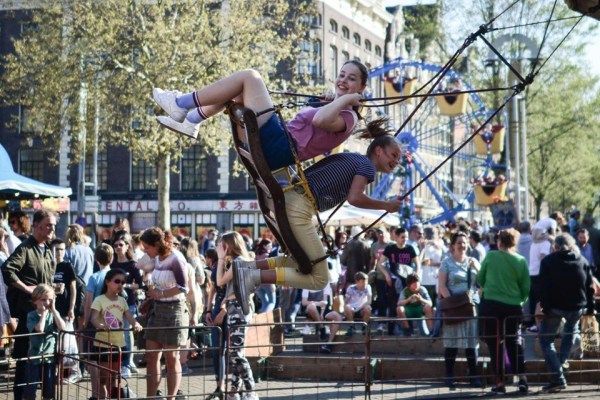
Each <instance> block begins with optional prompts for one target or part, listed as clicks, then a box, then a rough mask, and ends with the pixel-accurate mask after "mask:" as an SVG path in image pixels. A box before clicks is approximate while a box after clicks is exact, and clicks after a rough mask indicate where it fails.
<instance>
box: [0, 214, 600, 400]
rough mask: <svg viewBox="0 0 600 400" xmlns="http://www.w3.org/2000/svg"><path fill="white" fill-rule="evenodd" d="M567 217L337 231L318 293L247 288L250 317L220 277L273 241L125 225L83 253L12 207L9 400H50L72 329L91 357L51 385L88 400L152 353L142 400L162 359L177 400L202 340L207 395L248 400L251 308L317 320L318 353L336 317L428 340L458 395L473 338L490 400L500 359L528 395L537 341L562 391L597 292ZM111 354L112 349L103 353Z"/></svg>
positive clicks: (6, 299) (77, 236)
mask: <svg viewBox="0 0 600 400" xmlns="http://www.w3.org/2000/svg"><path fill="white" fill-rule="evenodd" d="M579 217H580V216H579V215H576V214H573V215H572V216H571V219H570V220H569V221H568V222H567V221H565V220H564V218H562V215H561V214H560V213H554V214H552V215H551V217H549V218H543V219H541V220H540V221H538V222H536V223H535V224H533V225H531V224H530V223H528V222H523V223H521V224H520V225H519V226H518V227H517V228H518V229H504V230H494V229H493V228H492V229H488V230H484V229H483V227H482V226H481V224H479V223H477V222H476V221H474V222H470V223H469V222H468V221H464V220H461V221H458V222H457V223H449V224H447V225H445V226H422V225H419V224H415V225H413V226H411V227H410V228H409V229H405V228H402V227H398V228H393V229H391V230H389V231H388V230H387V229H385V228H383V227H376V228H373V229H370V230H368V231H366V232H363V231H362V228H360V227H353V228H352V229H350V231H345V230H343V229H338V231H337V232H336V233H335V237H334V238H331V241H332V242H333V243H335V248H336V252H335V254H332V253H329V258H328V259H327V260H326V266H327V273H326V274H325V278H324V279H326V280H327V282H328V283H327V284H326V285H325V288H324V289H321V290H309V289H304V290H302V289H296V288H294V287H292V286H289V285H288V286H281V285H277V286H276V285H274V284H273V283H272V282H266V283H263V284H261V285H259V286H258V287H257V289H256V293H255V294H256V295H255V296H254V301H253V303H252V304H251V306H250V308H251V310H250V312H245V310H244V309H243V306H242V302H241V301H240V299H239V298H238V297H237V296H236V293H235V290H234V285H233V278H234V268H233V267H232V266H233V264H234V263H236V262H237V263H249V262H259V261H260V260H268V259H270V258H272V257H277V256H280V255H281V252H280V248H279V245H278V244H277V242H276V241H273V240H270V239H267V238H260V239H258V240H252V238H250V237H248V236H246V235H242V234H240V233H237V232H227V233H225V234H223V235H219V233H218V232H217V231H216V230H210V231H209V232H207V234H206V235H205V236H204V237H203V238H202V240H201V241H200V243H199V242H198V241H196V240H194V239H192V238H189V237H182V236H177V235H176V236H174V235H172V234H171V233H170V232H163V231H162V230H161V229H159V228H149V229H146V230H145V231H143V232H140V233H139V234H132V233H131V232H130V229H129V224H128V222H127V220H126V219H123V218H119V219H117V221H116V222H115V225H114V226H113V227H112V230H111V232H112V235H111V237H110V238H109V239H107V240H106V241H105V242H103V243H100V244H98V245H97V246H96V247H95V248H92V247H91V246H90V242H89V238H88V237H87V235H86V234H85V231H84V229H83V228H82V227H81V226H79V225H77V224H72V225H69V226H68V229H67V231H66V234H65V237H64V239H59V238H56V235H55V226H56V216H55V215H54V214H52V213H51V212H47V211H43V210H40V211H37V212H35V213H34V215H33V217H32V220H31V223H30V220H29V216H27V215H26V214H24V213H22V212H13V213H11V214H9V215H8V219H7V220H6V221H2V222H7V224H3V225H5V226H4V227H2V228H0V263H1V265H2V266H1V267H0V268H1V272H2V274H1V275H0V279H2V280H3V281H4V282H0V323H1V324H2V326H3V332H4V333H3V336H4V337H6V336H8V335H9V334H10V333H13V334H16V335H19V334H28V333H31V334H34V335H33V336H27V335H25V336H15V338H14V343H13V349H12V357H14V358H15V359H16V360H17V364H16V369H15V378H14V398H15V399H30V398H35V391H36V386H37V385H36V384H34V383H32V382H39V381H42V382H43V385H42V388H43V390H44V393H42V394H43V397H44V398H51V397H52V396H51V395H50V393H51V392H52V391H53V387H54V385H55V384H56V382H55V376H56V364H55V362H54V358H53V357H54V356H55V346H56V343H55V341H54V339H53V338H54V336H53V335H52V333H53V332H57V331H59V330H66V331H73V330H74V331H78V332H83V333H84V336H82V337H80V338H79V342H78V343H77V345H78V346H79V347H80V350H82V351H86V352H88V353H90V354H92V355H95V356H91V357H89V359H87V360H85V362H82V363H74V364H73V365H70V371H71V374H70V375H69V376H67V377H65V378H64V379H63V383H65V384H69V383H76V382H78V381H79V380H81V379H82V377H83V375H84V374H89V376H90V379H91V380H92V382H94V384H93V385H92V398H94V399H100V398H106V397H110V395H111V393H112V391H113V390H118V388H115V385H116V382H115V379H114V378H115V375H114V374H112V375H111V374H107V373H106V371H110V370H112V371H117V370H118V371H120V373H121V375H122V376H123V377H129V376H131V375H132V374H136V373H137V372H138V371H137V367H138V366H137V365H136V358H135V357H134V354H135V352H136V350H138V349H140V348H145V349H147V350H149V351H148V352H145V357H144V359H143V360H140V359H139V358H138V360H137V362H138V363H139V362H145V364H146V367H147V375H146V379H147V393H149V394H150V393H151V394H156V395H157V396H161V395H162V393H161V390H160V389H159V388H160V382H161V356H164V362H165V364H166V371H167V373H166V387H167V393H166V394H165V395H166V396H169V397H171V398H172V397H176V396H183V393H182V391H181V388H180V384H181V376H182V375H185V374H189V373H190V372H191V369H190V368H189V366H188V365H187V362H188V360H189V359H193V358H194V357H195V356H196V355H197V351H196V350H197V349H198V347H201V346H203V345H204V346H211V347H212V348H213V354H212V361H213V365H214V372H215V379H216V382H217V385H216V389H215V392H214V393H213V394H212V395H211V397H210V398H213V399H216V398H224V397H225V394H224V391H225V381H226V379H227V376H226V373H225V371H228V373H229V375H230V377H229V378H230V386H229V387H230V389H231V392H232V393H235V394H236V395H237V396H238V397H237V398H244V399H253V398H257V396H256V394H255V392H254V385H255V382H254V378H253V375H252V369H251V368H250V365H249V363H248V360H247V359H246V358H245V356H244V352H243V351H242V349H243V346H244V343H245V325H246V324H247V323H249V322H250V317H251V314H252V313H253V312H256V313H262V312H269V311H271V310H273V309H274V308H276V307H279V308H281V310H282V315H283V316H284V318H285V321H286V322H288V324H286V326H285V327H286V328H285V329H286V334H287V335H298V334H302V333H312V330H311V329H310V328H309V327H308V326H306V327H304V329H303V330H297V329H296V328H297V326H296V325H295V324H296V322H297V321H296V319H297V317H298V315H299V314H304V315H305V316H306V317H307V318H308V319H310V320H312V321H315V322H316V325H315V326H316V333H318V334H319V336H320V339H321V340H322V346H321V351H322V352H324V353H329V352H332V351H333V350H334V346H333V345H332V343H333V342H334V341H335V337H336V334H338V332H339V331H340V326H341V324H340V322H342V321H346V322H350V321H359V322H362V324H356V325H348V328H347V329H346V330H345V334H346V335H347V336H352V335H354V334H355V333H356V328H355V327H362V328H363V330H364V329H365V328H366V327H367V326H370V327H371V329H372V330H373V331H376V332H378V333H379V334H382V335H386V334H387V335H400V336H412V335H422V336H431V337H432V338H437V337H441V340H442V341H443V345H444V349H445V350H444V359H445V363H446V384H447V385H448V387H449V388H450V389H454V388H455V386H456V381H455V379H454V365H455V361H456V357H457V355H458V352H459V350H460V349H464V353H465V356H466V359H467V364H468V376H469V378H470V383H471V384H472V385H473V386H481V385H482V381H481V379H480V377H481V372H480V366H479V365H478V349H479V343H480V341H481V342H483V343H485V344H486V345H487V346H488V349H489V353H490V357H491V359H492V362H491V364H490V365H491V368H492V371H493V373H494V376H495V382H494V386H493V388H492V391H493V392H494V393H503V392H505V391H506V388H505V384H506V379H505V370H506V368H505V359H506V358H508V360H510V364H511V367H512V370H513V372H514V373H515V374H516V375H518V376H519V381H518V390H519V391H521V392H523V393H526V392H527V391H528V384H527V379H526V365H525V363H524V358H523V348H522V344H521V341H519V340H518V336H519V333H520V332H521V329H527V330H529V331H530V332H531V333H535V332H539V334H540V344H541V348H542V350H543V353H544V357H545V359H546V363H547V365H548V369H549V371H550V372H551V374H552V375H551V379H550V382H549V384H548V385H547V386H545V389H544V390H546V391H549V392H554V391H559V390H562V389H564V388H565V387H566V379H565V372H566V369H567V367H568V358H569V357H570V354H571V347H572V345H573V343H574V342H576V339H577V334H578V322H579V319H580V317H581V316H582V315H583V314H590V313H593V311H594V287H596V289H598V285H597V280H596V279H595V275H596V266H597V265H598V259H599V257H600V249H599V245H600V232H599V231H598V230H597V229H596V228H595V227H594V221H593V220H592V219H591V218H589V217H586V218H584V220H583V221H581V222H579V221H578V218H579ZM350 238H353V239H350ZM325 242H326V240H324V241H323V243H325ZM322 246H323V249H325V247H326V246H325V244H323V245H322ZM323 252H325V250H323ZM464 293H469V298H470V299H472V301H473V303H474V304H476V306H475V307H474V309H475V310H476V311H475V312H474V315H477V316H478V317H479V318H480V320H478V319H477V318H466V319H464V320H458V321H452V320H451V319H445V318H444V311H443V310H442V309H443V308H444V307H443V306H442V305H443V304H444V301H445V300H446V299H448V298H451V297H455V296H457V295H461V294H464ZM24 294H26V295H27V297H23V295H24ZM24 298H26V299H30V300H31V301H23V299H24ZM542 314H543V317H541V316H542ZM536 316H537V317H538V319H537V320H536ZM539 317H541V318H539ZM561 319H564V320H565V321H566V322H565V323H564V327H563V338H562V342H561V349H560V351H559V352H558V353H557V352H556V350H555V348H554V338H555V336H556V334H557V332H558V331H559V327H560V321H561ZM323 321H330V322H331V323H328V324H322V322H323ZM199 325H205V326H214V327H219V329H218V330H217V329H214V330H212V332H211V335H208V336H210V337H209V338H207V337H206V335H203V336H202V335H194V334H193V333H194V327H197V326H199ZM221 332H222V333H221ZM498 332H501V333H502V334H501V335H498ZM83 337H87V338H93V340H84V339H83ZM140 338H141V340H140ZM227 338H229V340H227ZM136 339H138V340H137V341H136ZM136 343H137V344H136ZM117 348H118V349H120V350H121V351H113V350H114V349H117ZM107 349H108V351H107ZM182 349H189V350H185V351H184V350H182ZM504 349H505V350H504ZM505 353H506V355H507V357H505ZM579 354H581V353H579ZM120 355H122V356H120ZM227 362H228V363H229V367H228V368H227V369H226V363H227ZM95 366H98V367H99V368H96V367H95Z"/></svg>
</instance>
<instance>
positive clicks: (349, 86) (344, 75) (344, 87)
mask: <svg viewBox="0 0 600 400" xmlns="http://www.w3.org/2000/svg"><path fill="white" fill-rule="evenodd" d="M365 87H366V85H365V84H363V77H362V73H361V72H360V69H359V68H358V67H357V66H356V65H355V64H352V63H347V64H344V65H343V66H342V69H340V73H339V74H338V76H337V78H336V80H335V94H336V97H339V96H341V95H344V94H348V93H360V92H362V91H363V90H364V89H365Z"/></svg>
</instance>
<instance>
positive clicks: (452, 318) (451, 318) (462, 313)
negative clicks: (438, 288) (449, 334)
mask: <svg viewBox="0 0 600 400" xmlns="http://www.w3.org/2000/svg"><path fill="white" fill-rule="evenodd" d="M467 288H468V289H467V291H466V292H464V293H460V294H455V295H452V296H450V297H444V298H442V299H440V300H439V304H440V309H441V310H442V317H443V318H444V323H445V324H448V325H453V324H458V323H461V322H464V321H467V320H469V319H471V318H473V317H475V315H476V314H475V303H474V302H473V297H472V294H471V267H469V270H468V272H467Z"/></svg>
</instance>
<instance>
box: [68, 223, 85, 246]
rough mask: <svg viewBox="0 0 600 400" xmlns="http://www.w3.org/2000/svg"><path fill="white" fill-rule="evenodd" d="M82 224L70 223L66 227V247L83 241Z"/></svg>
mask: <svg viewBox="0 0 600 400" xmlns="http://www.w3.org/2000/svg"><path fill="white" fill-rule="evenodd" d="M84 236H85V235H84V232H83V226H81V225H79V224H71V225H69V227H68V229H67V234H66V237H65V242H66V243H67V247H72V246H74V245H76V244H80V243H83V237H84Z"/></svg>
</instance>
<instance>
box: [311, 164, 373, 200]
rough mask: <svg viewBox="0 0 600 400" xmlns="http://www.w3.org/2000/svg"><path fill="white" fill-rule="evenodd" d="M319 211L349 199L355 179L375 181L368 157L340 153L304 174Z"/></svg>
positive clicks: (313, 166) (312, 166)
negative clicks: (360, 177)
mask: <svg viewBox="0 0 600 400" xmlns="http://www.w3.org/2000/svg"><path fill="white" fill-rule="evenodd" d="M304 173H305V175H306V179H307V180H308V185H309V186H310V189H311V191H312V193H313V195H314V197H315V200H316V201H317V207H318V208H319V211H325V210H329V209H330V208H333V207H335V206H337V205H338V204H340V203H341V202H343V201H345V200H346V199H347V198H348V193H349V192H350V187H351V186H352V181H353V180H354V177H355V176H357V175H359V176H364V177H365V178H367V181H368V183H371V182H373V180H374V179H375V166H374V165H373V163H372V162H371V160H369V158H368V157H367V156H364V155H362V154H358V153H338V154H332V155H330V156H328V157H325V158H324V159H323V160H321V161H319V162H318V163H316V164H314V165H311V166H310V167H309V168H307V169H306V171H305V172H304Z"/></svg>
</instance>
